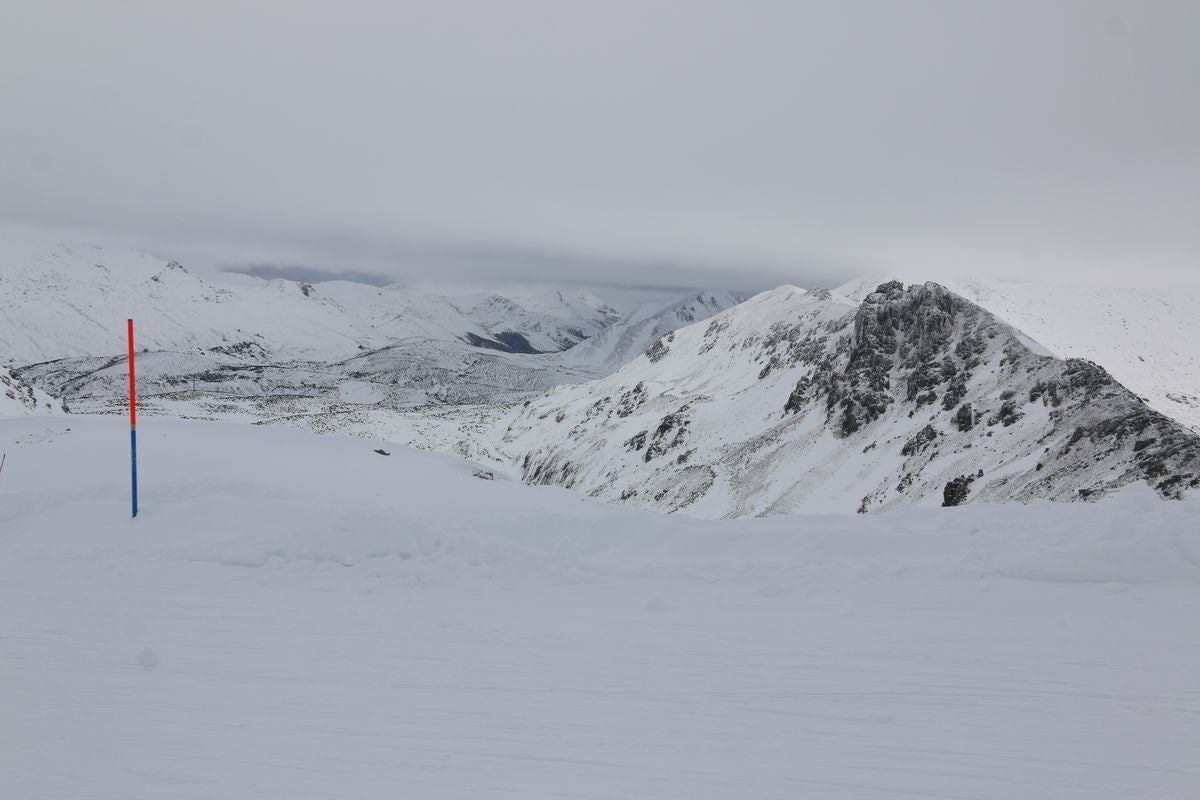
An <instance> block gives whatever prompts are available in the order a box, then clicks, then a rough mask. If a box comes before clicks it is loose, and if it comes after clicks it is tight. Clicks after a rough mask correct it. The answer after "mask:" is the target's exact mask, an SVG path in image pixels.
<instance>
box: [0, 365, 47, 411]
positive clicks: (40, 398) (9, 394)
mask: <svg viewBox="0 0 1200 800" xmlns="http://www.w3.org/2000/svg"><path fill="white" fill-rule="evenodd" d="M61 409H62V404H61V403H59V402H56V401H55V400H53V399H52V398H51V397H50V396H49V395H47V394H46V393H45V392H42V391H40V390H38V389H35V388H33V387H32V386H30V385H29V384H27V383H25V382H24V381H22V380H21V379H20V378H18V377H17V376H15V375H13V374H12V373H11V372H9V371H8V370H7V369H5V368H4V367H0V417H8V416H16V415H19V414H50V413H54V412H57V411H60V410H61Z"/></svg>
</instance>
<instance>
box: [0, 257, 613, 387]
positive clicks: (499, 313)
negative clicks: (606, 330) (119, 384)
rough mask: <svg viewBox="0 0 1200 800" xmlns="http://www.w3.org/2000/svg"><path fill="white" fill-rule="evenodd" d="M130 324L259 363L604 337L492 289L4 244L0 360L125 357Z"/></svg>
mask: <svg viewBox="0 0 1200 800" xmlns="http://www.w3.org/2000/svg"><path fill="white" fill-rule="evenodd" d="M128 317H134V318H135V319H136V320H137V323H138V328H139V346H141V347H145V348H147V349H150V350H167V351H174V352H225V353H227V354H229V355H234V356H238V357H239V358H241V359H242V360H249V361H260V362H262V361H289V360H307V361H314V360H320V361H335V360H341V359H344V358H348V357H350V356H353V355H355V354H357V353H360V352H363V351H365V350H373V349H377V348H380V347H386V346H388V345H391V344H394V343H395V342H397V341H399V340H402V339H410V338H427V339H435V340H439V341H447V342H457V343H460V344H463V345H466V346H471V347H476V348H484V349H491V350H496V351H501V352H522V353H535V352H553V351H557V350H562V349H564V348H567V347H570V346H572V345H574V344H576V343H578V342H579V341H581V340H582V339H584V338H585V337H586V336H588V335H591V334H592V333H594V332H596V331H598V330H599V325H598V324H597V323H595V322H594V321H589V320H580V319H574V318H571V319H564V318H560V317H556V316H552V315H549V314H543V313H538V312H532V311H528V310H526V309H524V308H522V307H521V306H520V305H518V304H517V303H515V302H513V301H512V300H509V299H508V298H504V297H500V296H498V295H492V294H477V295H469V296H465V297H443V296H437V295H432V294H429V293H427V292H422V291H414V290H409V289H404V288H402V287H383V288H380V287H375V286H368V285H365V284H357V283H350V282H346V281H333V282H329V283H321V284H318V285H315V286H314V285H311V284H307V283H302V282H297V281H288V280H269V281H268V280H262V279H259V278H251V277H248V276H241V275H231V274H225V273H216V274H211V275H201V274H196V273H193V272H191V271H189V270H188V269H187V268H185V267H184V266H183V265H181V264H179V263H178V262H174V261H169V262H168V261H163V260H161V259H158V258H155V257H153V256H151V255H148V254H146V253H142V252H138V251H134V250H128V249H120V248H117V249H105V248H101V247H92V246H72V247H68V246H65V245H60V246H58V247H55V248H51V249H49V250H47V249H44V248H40V247H37V246H28V245H26V246H22V245H21V243H19V242H5V243H4V244H3V246H2V247H0V354H2V355H3V357H4V358H5V359H7V360H9V361H11V362H12V363H16V364H30V363H34V362H39V361H46V360H50V359H55V358H63V357H70V356H101V355H110V354H116V353H121V352H124V348H125V343H124V330H125V328H124V321H125V319H126V318H128Z"/></svg>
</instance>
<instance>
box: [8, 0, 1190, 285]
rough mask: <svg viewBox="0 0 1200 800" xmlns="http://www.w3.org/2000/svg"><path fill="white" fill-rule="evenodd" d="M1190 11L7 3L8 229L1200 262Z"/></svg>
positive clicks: (629, 275)
mask: <svg viewBox="0 0 1200 800" xmlns="http://www.w3.org/2000/svg"><path fill="white" fill-rule="evenodd" d="M1198 77H1200V2H1194V1H1193V0H1183V1H1182V2H1147V0H1138V1H1137V2H1107V1H1106V0H1080V1H1079V2H1066V1H1064V2H1052V0H1035V1H1034V2H1015V1H1014V0H1003V1H1002V0H995V2H982V0H981V1H979V2H975V1H973V0H947V2H917V1H916V0H879V2H847V0H838V2H825V3H809V2H801V1H800V0H791V2H778V3H770V2H747V1H746V0H739V1H738V2H734V0H727V1H726V2H705V1H704V0H687V2H669V3H668V2H656V1H655V0H633V1H631V2H626V1H625V0H605V1H604V2H590V3H577V2H567V1H566V0H544V1H543V0H504V2H453V1H451V0H439V1H438V2H421V3H408V2H403V0H397V1H395V2H390V3H379V4H364V3H354V2H346V1H345V0H342V1H340V2H329V3H322V4H318V3H306V2H297V0H287V1H286V2H266V1H265V0H256V2H239V3H222V2H214V1H213V0H207V2H203V3H199V2H197V3H190V2H178V1H176V2H145V3H123V2H77V3H61V2H35V1H34V0H30V1H29V2H19V1H17V2H6V3H4V4H3V6H2V7H0V109H2V112H0V113H2V124H0V217H2V218H4V219H7V220H10V221H11V220H15V221H18V222H22V223H32V224H36V225H43V226H61V227H64V228H70V229H72V230H75V231H79V230H86V231H88V232H93V233H94V234H95V235H96V236H102V237H124V238H126V239H128V240H130V241H133V242H135V243H138V244H141V245H143V246H146V247H150V248H153V249H155V250H156V251H158V252H159V253H161V254H165V255H175V256H183V257H184V258H192V259H196V260H198V261H206V262H209V263H212V264H233V265H260V266H261V265H274V266H284V267H289V266H301V267H305V268H308V269H315V270H332V271H337V270H357V271H359V272H360V273H368V274H381V275H386V276H388V277H389V278H391V277H394V278H398V279H406V280H414V279H422V278H430V277H431V278H434V279H442V280H446V279H453V278H466V279H479V278H483V279H487V280H513V279H519V280H523V279H546V278H557V279H564V280H581V281H585V282H595V281H598V280H601V279H603V280H608V281H613V282H626V281H633V282H638V283H648V284H659V285H664V284H670V285H678V284H711V285H718V284H723V285H732V286H734V287H735V288H758V287H761V286H763V285H766V284H770V283H781V282H791V283H799V284H817V283H828V282H830V281H832V280H836V279H838V278H840V277H849V276H852V275H853V274H856V273H862V272H877V271H881V270H887V269H889V268H897V269H904V270H908V271H912V270H913V269H923V268H928V269H929V270H931V271H945V270H946V269H955V270H959V271H965V272H979V273H987V274H1013V275H1019V274H1025V273H1031V272H1036V273H1041V274H1048V273H1055V274H1072V275H1075V276H1087V277H1089V278H1090V277H1093V276H1096V277H1112V276H1118V277H1121V276H1137V277H1139V278H1145V277H1152V278H1155V279H1158V280H1164V281H1165V280H1169V279H1172V278H1181V277H1184V276H1187V275H1190V274H1192V273H1193V272H1200V266H1198V265H1200V85H1198V84H1197V80H1198Z"/></svg>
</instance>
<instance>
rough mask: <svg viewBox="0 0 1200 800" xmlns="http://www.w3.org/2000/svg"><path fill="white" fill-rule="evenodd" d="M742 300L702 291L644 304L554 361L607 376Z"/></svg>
mask: <svg viewBox="0 0 1200 800" xmlns="http://www.w3.org/2000/svg"><path fill="white" fill-rule="evenodd" d="M745 299H746V298H745V297H744V296H743V295H740V294H736V293H734V292H723V291H701V292H697V293H695V294H694V295H689V296H687V297H684V298H682V299H680V300H676V301H674V302H670V303H667V304H666V305H663V304H662V303H659V302H651V303H645V304H643V305H641V306H639V307H638V308H636V309H634V310H633V311H631V312H629V313H628V314H626V315H624V316H623V317H621V318H620V319H618V320H616V321H614V322H613V323H612V324H610V325H609V326H608V327H607V328H605V329H604V330H602V331H600V332H599V333H598V334H596V335H595V336H592V337H591V338H589V339H585V340H584V341H582V342H580V343H579V344H577V345H575V346H574V347H572V348H571V349H569V350H565V351H563V352H562V353H561V354H559V355H558V356H557V357H556V358H555V361H557V362H558V363H559V364H562V365H564V366H567V367H572V368H575V369H582V370H589V371H592V372H595V373H596V374H598V375H608V374H610V373H612V372H614V371H615V370H617V369H619V368H620V367H621V366H623V365H624V364H626V363H628V362H629V361H630V360H631V359H633V358H635V357H636V356H639V355H641V354H642V353H644V352H646V350H647V348H649V347H650V346H651V345H652V344H654V342H656V341H657V340H658V339H660V338H661V337H663V336H665V335H666V334H668V333H670V332H671V331H674V330H678V329H679V328H682V327H684V326H685V325H691V324H692V323H694V322H698V321H700V320H704V319H708V318H709V317H711V316H713V315H714V314H717V313H719V312H721V311H724V310H725V309H727V308H730V307H732V306H735V305H737V304H738V303H740V302H742V301H743V300H745Z"/></svg>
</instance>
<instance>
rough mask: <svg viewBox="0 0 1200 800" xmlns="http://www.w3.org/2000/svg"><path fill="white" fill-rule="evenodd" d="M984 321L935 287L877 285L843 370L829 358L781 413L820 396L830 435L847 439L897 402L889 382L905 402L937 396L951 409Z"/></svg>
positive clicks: (980, 344)
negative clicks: (830, 419)
mask: <svg viewBox="0 0 1200 800" xmlns="http://www.w3.org/2000/svg"><path fill="white" fill-rule="evenodd" d="M990 323H991V320H990V318H989V317H988V316H987V315H986V314H984V313H982V312H981V311H980V310H979V309H978V308H976V307H975V306H973V305H971V304H970V303H968V302H967V301H965V300H963V299H962V298H960V297H958V296H957V295H955V294H952V293H951V292H949V291H947V290H946V289H945V288H943V287H942V286H939V285H938V284H935V283H926V284H923V285H918V286H912V287H909V288H908V289H905V288H904V285H903V284H901V283H900V282H899V281H892V282H890V283H885V284H882V285H881V286H879V287H878V288H877V289H876V290H875V291H874V292H873V293H871V294H870V295H868V296H867V298H866V300H864V301H863V303H862V305H861V306H859V309H858V312H857V313H856V314H855V316H854V327H853V332H852V333H851V335H850V337H849V340H848V342H847V343H846V344H847V347H846V350H847V357H846V359H845V363H844V366H843V365H841V364H839V362H840V360H841V359H838V358H836V357H833V356H830V355H827V356H826V358H825V359H823V360H822V361H821V362H820V363H819V364H818V367H817V369H815V370H814V371H813V373H812V374H811V375H807V376H805V377H804V378H802V379H801V380H800V382H798V383H797V385H796V388H795V389H794V390H793V391H792V394H791V396H790V397H789V398H788V401H787V403H786V404H785V405H784V412H785V413H793V412H797V411H799V410H801V409H802V408H804V407H805V406H806V405H807V403H808V402H810V401H811V399H812V398H813V397H816V396H824V397H825V398H826V406H827V408H828V409H829V412H830V414H831V416H832V415H835V414H836V415H837V420H838V423H837V427H836V428H835V430H836V431H837V432H838V433H840V435H842V436H849V435H850V434H852V433H854V432H855V431H857V430H859V429H860V428H861V427H862V426H863V425H866V424H868V423H870V422H873V421H875V420H876V419H878V418H879V417H881V416H882V415H883V414H884V413H886V412H887V410H888V408H889V407H890V406H891V405H892V404H893V403H894V402H896V401H897V400H898V399H900V398H899V397H897V394H896V392H894V391H893V390H892V386H893V381H895V382H896V383H897V384H899V385H901V386H903V388H904V392H903V399H904V400H905V401H909V402H915V403H916V404H917V405H918V406H922V405H927V404H930V403H934V402H936V401H937V399H938V397H939V393H940V396H941V398H942V407H943V408H944V409H946V410H950V409H952V408H954V407H955V406H957V405H958V403H959V402H960V401H961V400H962V398H963V397H964V396H965V394H966V387H967V384H968V381H969V380H970V378H971V371H972V370H973V369H974V368H975V367H977V366H978V365H979V358H978V356H979V355H980V354H981V353H982V352H983V351H984V350H985V349H986V344H985V342H984V336H985V335H987V334H989V333H991V325H990ZM839 367H840V368H839Z"/></svg>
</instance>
